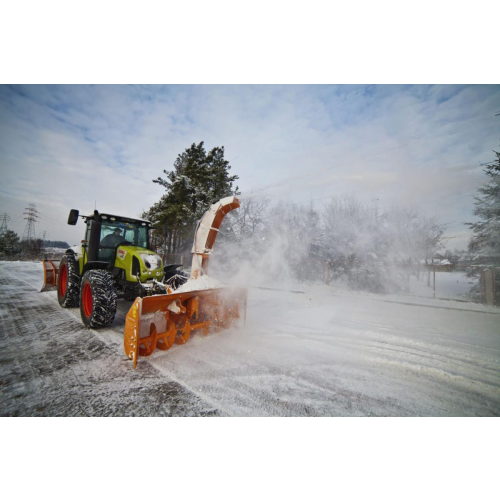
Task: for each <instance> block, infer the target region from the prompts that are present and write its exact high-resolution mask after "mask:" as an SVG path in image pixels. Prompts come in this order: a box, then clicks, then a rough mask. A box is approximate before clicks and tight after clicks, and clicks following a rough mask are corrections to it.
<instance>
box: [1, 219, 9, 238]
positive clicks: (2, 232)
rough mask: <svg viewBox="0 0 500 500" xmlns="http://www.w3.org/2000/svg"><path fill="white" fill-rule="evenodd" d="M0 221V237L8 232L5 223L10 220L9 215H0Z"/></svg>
mask: <svg viewBox="0 0 500 500" xmlns="http://www.w3.org/2000/svg"><path fill="white" fill-rule="evenodd" d="M0 220H1V221H2V227H0V236H2V235H4V234H5V233H6V232H7V231H8V227H7V221H9V220H10V215H8V214H3V215H0Z"/></svg>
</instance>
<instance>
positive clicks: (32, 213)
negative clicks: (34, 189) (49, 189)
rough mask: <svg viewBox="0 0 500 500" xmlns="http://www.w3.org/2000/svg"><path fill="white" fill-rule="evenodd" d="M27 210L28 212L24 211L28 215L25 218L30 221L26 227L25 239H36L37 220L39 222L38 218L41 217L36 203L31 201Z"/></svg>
mask: <svg viewBox="0 0 500 500" xmlns="http://www.w3.org/2000/svg"><path fill="white" fill-rule="evenodd" d="M25 210H26V212H24V215H27V217H25V219H26V220H27V221H28V222H26V227H25V228H24V234H23V240H25V241H35V240H36V234H35V222H37V219H39V217H38V211H37V209H36V205H35V204H34V203H30V204H29V206H28V208H26V209H25Z"/></svg>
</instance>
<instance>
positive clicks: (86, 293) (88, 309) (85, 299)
mask: <svg viewBox="0 0 500 500" xmlns="http://www.w3.org/2000/svg"><path fill="white" fill-rule="evenodd" d="M82 306H83V314H85V316H86V317H87V318H90V315H91V314H92V288H90V284H89V283H85V285H83V290H82Z"/></svg>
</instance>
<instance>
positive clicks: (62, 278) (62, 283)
mask: <svg viewBox="0 0 500 500" xmlns="http://www.w3.org/2000/svg"><path fill="white" fill-rule="evenodd" d="M67 286H68V268H67V266H62V269H61V271H60V272H59V295H60V296H61V297H64V296H65V295H66V288H67Z"/></svg>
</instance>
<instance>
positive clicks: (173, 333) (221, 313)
mask: <svg viewBox="0 0 500 500" xmlns="http://www.w3.org/2000/svg"><path fill="white" fill-rule="evenodd" d="M239 206H240V204H239V201H238V199H237V198H236V197H234V196H230V197H228V198H224V199H222V200H220V201H219V202H217V203H215V204H213V205H212V206H211V207H210V209H209V210H208V211H207V212H206V213H205V215H204V216H203V218H202V219H201V221H200V223H199V225H198V228H197V230H196V234H195V238H194V243H193V249H192V254H193V258H192V265H191V275H190V278H189V280H187V282H186V283H184V284H183V285H181V286H180V287H179V288H177V289H176V290H175V291H172V290H170V289H169V290H168V293H167V294H163V295H152V296H147V297H142V298H141V297H138V298H136V299H135V302H134V304H133V305H132V307H131V308H130V310H129V312H128V313H127V316H126V320H125V337H124V347H125V354H126V355H127V356H128V357H129V358H130V359H131V360H132V361H133V362H134V368H135V367H136V365H137V360H138V358H139V356H149V355H151V354H152V353H153V351H154V350H155V349H161V350H167V349H170V347H172V345H173V344H174V343H176V344H184V343H185V342H187V340H188V339H189V337H190V335H191V332H192V331H195V330H199V331H200V332H201V333H202V334H203V335H207V334H208V333H209V332H210V331H218V330H220V329H222V328H228V327H229V326H231V324H232V323H233V322H235V321H236V320H237V319H238V318H242V319H243V320H244V317H245V314H246V302H247V290H246V289H245V288H223V287H220V285H216V287H214V286H213V283H214V282H213V280H211V279H210V278H209V277H208V276H207V269H208V262H209V259H210V255H211V253H212V248H213V245H214V243H215V239H216V237H217V233H218V231H219V227H220V225H221V223H222V220H223V219H224V217H225V215H226V214H227V213H228V212H230V211H231V210H233V209H235V208H238V207H239Z"/></svg>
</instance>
